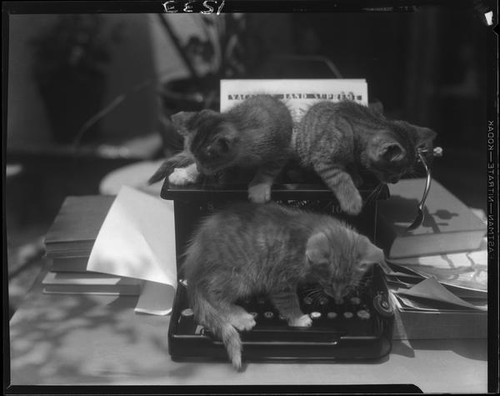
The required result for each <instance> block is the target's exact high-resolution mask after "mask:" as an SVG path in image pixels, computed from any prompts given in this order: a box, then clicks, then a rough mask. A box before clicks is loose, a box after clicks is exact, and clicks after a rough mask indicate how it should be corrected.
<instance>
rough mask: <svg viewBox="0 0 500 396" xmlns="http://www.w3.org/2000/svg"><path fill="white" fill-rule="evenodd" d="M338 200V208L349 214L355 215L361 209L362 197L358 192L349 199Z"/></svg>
mask: <svg viewBox="0 0 500 396" xmlns="http://www.w3.org/2000/svg"><path fill="white" fill-rule="evenodd" d="M339 202H340V208H341V209H342V210H343V211H344V212H345V213H347V214H350V215H357V214H359V213H360V212H361V209H363V199H362V198H361V195H360V194H359V193H358V192H356V195H354V196H353V197H349V199H339Z"/></svg>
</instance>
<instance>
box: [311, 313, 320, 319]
mask: <svg viewBox="0 0 500 396" xmlns="http://www.w3.org/2000/svg"><path fill="white" fill-rule="evenodd" d="M320 317H321V312H311V319H319V318H320Z"/></svg>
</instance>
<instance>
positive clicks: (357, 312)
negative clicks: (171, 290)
mask: <svg viewBox="0 0 500 396" xmlns="http://www.w3.org/2000/svg"><path fill="white" fill-rule="evenodd" d="M366 277H367V279H366V284H365V286H364V287H363V288H360V289H358V290H356V291H353V292H352V293H351V294H350V295H349V296H347V297H345V298H344V301H343V303H341V304H336V303H335V302H334V300H333V299H332V298H330V297H328V296H327V295H326V294H324V295H323V294H322V295H320V296H319V297H316V298H311V297H309V296H308V290H310V289H311V287H312V286H313V285H302V286H301V287H299V290H298V292H297V293H298V297H299V301H300V306H301V309H302V312H304V313H305V314H308V315H309V316H310V317H311V318H312V325H311V326H310V327H290V326H289V325H288V323H287V321H286V320H285V319H284V318H282V317H281V316H280V314H279V312H278V311H277V310H276V308H275V307H274V306H273V305H272V304H271V302H270V301H269V299H268V298H266V296H253V297H251V298H249V299H246V300H244V301H237V302H236V304H237V305H240V306H242V307H243V308H245V310H246V311H247V312H249V313H251V314H252V315H253V316H254V318H255V321H256V323H257V324H256V326H255V327H254V328H253V329H252V330H250V331H242V332H240V336H241V339H242V343H243V358H244V359H246V360H247V361H248V360H250V361H252V360H254V361H258V360H299V361H300V360H310V361H312V360H340V361H354V360H365V359H379V358H382V357H384V356H386V355H387V354H388V353H389V352H390V350H391V338H392V327H393V326H392V323H393V320H394V313H393V310H392V308H391V305H390V304H389V298H388V291H387V286H386V284H385V280H384V277H383V275H382V270H381V269H380V268H379V267H378V266H374V267H373V268H372V270H371V271H369V273H368V274H367V275H366ZM186 287H187V286H186V284H185V283H184V282H182V281H181V282H179V285H178V289H177V294H176V298H175V302H174V309H173V312H172V317H171V319H170V327H169V331H168V343H169V353H170V355H171V357H172V359H173V360H178V361H183V360H188V361H189V360H206V359H218V360H224V359H227V354H226V350H225V348H224V345H223V344H222V342H221V341H220V340H219V339H218V338H216V337H215V336H214V335H213V334H211V332H210V331H209V330H208V329H206V328H204V327H203V326H201V325H200V324H199V323H197V322H196V320H195V318H194V316H193V311H192V310H191V308H190V306H189V302H188V298H187V293H186Z"/></svg>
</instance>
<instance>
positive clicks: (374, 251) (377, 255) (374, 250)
mask: <svg viewBox="0 0 500 396" xmlns="http://www.w3.org/2000/svg"><path fill="white" fill-rule="evenodd" d="M359 241H360V242H359V243H360V247H359V250H360V252H361V258H360V260H359V262H358V270H359V271H362V272H365V271H366V270H368V268H370V267H371V266H372V265H374V264H379V265H380V266H382V268H384V269H385V270H387V269H388V270H389V271H391V270H390V268H389V267H388V266H387V263H386V262H385V255H384V251H383V250H382V249H380V248H378V247H377V246H375V245H374V244H373V243H371V242H370V240H369V239H368V238H367V237H365V236H363V235H361V236H360V240H359Z"/></svg>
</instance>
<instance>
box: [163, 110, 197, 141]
mask: <svg viewBox="0 0 500 396" xmlns="http://www.w3.org/2000/svg"><path fill="white" fill-rule="evenodd" d="M196 115H198V112H196V111H180V112H178V113H175V114H172V115H171V116H170V119H171V120H172V124H174V126H175V127H176V128H177V131H178V132H179V133H180V134H181V135H182V136H186V135H188V134H189V129H188V128H187V124H188V123H189V122H190V121H191V120H192V119H193V118H194V117H195V116H196Z"/></svg>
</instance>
